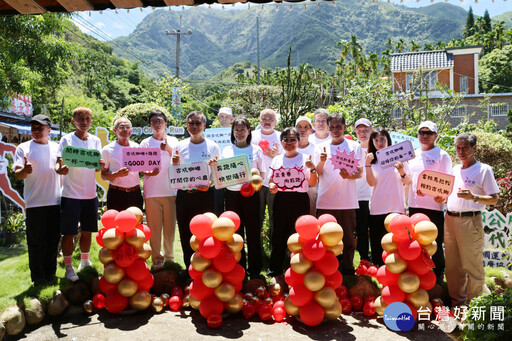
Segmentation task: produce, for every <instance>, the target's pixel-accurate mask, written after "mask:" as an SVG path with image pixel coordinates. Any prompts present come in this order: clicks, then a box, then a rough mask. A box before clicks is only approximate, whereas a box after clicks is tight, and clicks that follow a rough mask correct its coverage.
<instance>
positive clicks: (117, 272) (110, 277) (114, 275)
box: [103, 263, 125, 283]
mask: <svg viewBox="0 0 512 341" xmlns="http://www.w3.org/2000/svg"><path fill="white" fill-rule="evenodd" d="M124 274H125V271H124V269H123V268H122V267H120V266H119V265H117V264H116V263H110V264H109V265H107V266H106V267H105V270H104V271H103V276H104V277H105V280H106V281H107V282H109V283H119V282H121V280H122V279H123V278H124Z"/></svg>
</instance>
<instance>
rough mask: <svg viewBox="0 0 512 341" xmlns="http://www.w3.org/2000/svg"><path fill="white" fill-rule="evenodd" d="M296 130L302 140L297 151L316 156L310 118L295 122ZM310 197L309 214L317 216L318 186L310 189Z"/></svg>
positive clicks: (302, 118)
mask: <svg viewBox="0 0 512 341" xmlns="http://www.w3.org/2000/svg"><path fill="white" fill-rule="evenodd" d="M295 129H297V131H298V132H299V135H300V140H299V147H298V148H297V151H298V152H299V153H302V154H306V155H315V144H314V143H313V142H311V141H309V137H310V136H311V132H312V131H313V127H312V126H311V120H310V119H309V117H306V116H300V117H299V118H297V120H296V121H295ZM308 195H309V214H311V215H313V216H314V215H315V214H316V197H317V191H316V186H311V187H309V190H308Z"/></svg>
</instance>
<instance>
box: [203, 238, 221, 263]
mask: <svg viewBox="0 0 512 341" xmlns="http://www.w3.org/2000/svg"><path fill="white" fill-rule="evenodd" d="M221 247H222V242H221V241H219V240H218V239H217V238H215V237H214V236H211V237H208V238H205V239H203V240H201V242H200V243H199V253H200V254H201V256H202V257H204V258H209V259H211V258H214V257H216V256H217V255H218V254H219V252H220V249H221Z"/></svg>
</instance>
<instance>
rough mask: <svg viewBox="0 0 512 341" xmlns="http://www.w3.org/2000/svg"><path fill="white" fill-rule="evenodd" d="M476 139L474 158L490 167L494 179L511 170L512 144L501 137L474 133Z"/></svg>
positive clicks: (478, 132)
mask: <svg viewBox="0 0 512 341" xmlns="http://www.w3.org/2000/svg"><path fill="white" fill-rule="evenodd" d="M474 133H475V135H476V136H477V138H478V141H477V148H476V153H475V157H476V159H477V160H478V161H480V162H482V163H486V164H488V165H489V166H491V167H492V169H493V171H494V176H495V177H496V178H503V177H505V176H506V175H507V173H508V172H510V170H512V142H510V140H508V139H507V138H505V137H503V136H502V135H499V134H496V133H486V132H481V131H475V132H474Z"/></svg>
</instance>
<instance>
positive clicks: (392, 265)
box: [384, 252, 407, 274]
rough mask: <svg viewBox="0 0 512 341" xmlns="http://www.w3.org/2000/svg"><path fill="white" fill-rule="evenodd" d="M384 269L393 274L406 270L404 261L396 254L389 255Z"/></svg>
mask: <svg viewBox="0 0 512 341" xmlns="http://www.w3.org/2000/svg"><path fill="white" fill-rule="evenodd" d="M384 263H386V268H387V269H388V270H389V271H391V272H392V273H394V274H399V273H401V272H403V271H404V270H405V269H407V261H405V260H404V259H403V258H402V257H400V255H399V254H398V252H395V253H392V254H389V255H388V256H387V257H386V261H385V262H384Z"/></svg>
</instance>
